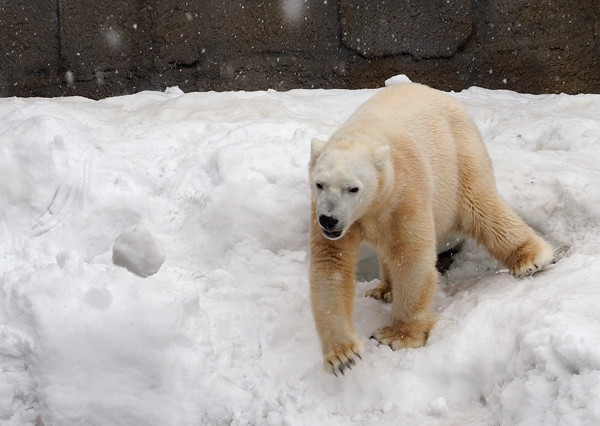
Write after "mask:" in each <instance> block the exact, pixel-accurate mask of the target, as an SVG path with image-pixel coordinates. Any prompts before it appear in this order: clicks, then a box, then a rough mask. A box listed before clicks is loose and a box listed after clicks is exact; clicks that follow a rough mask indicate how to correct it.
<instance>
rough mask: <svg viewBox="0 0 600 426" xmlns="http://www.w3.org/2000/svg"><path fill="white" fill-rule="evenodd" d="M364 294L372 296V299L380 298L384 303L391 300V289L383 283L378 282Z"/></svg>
mask: <svg viewBox="0 0 600 426" xmlns="http://www.w3.org/2000/svg"><path fill="white" fill-rule="evenodd" d="M365 296H367V297H372V298H373V299H377V300H380V301H382V302H385V303H391V302H392V289H391V287H390V286H389V285H387V284H385V283H383V282H382V283H381V284H379V285H378V286H377V287H375V288H372V289H371V290H368V291H367V292H366V293H365Z"/></svg>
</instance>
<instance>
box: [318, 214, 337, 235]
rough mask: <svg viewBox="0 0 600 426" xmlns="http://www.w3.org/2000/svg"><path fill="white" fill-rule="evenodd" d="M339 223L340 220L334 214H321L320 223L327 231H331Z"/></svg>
mask: <svg viewBox="0 0 600 426" xmlns="http://www.w3.org/2000/svg"><path fill="white" fill-rule="evenodd" d="M337 224H338V220H337V219H336V218H335V217H333V216H325V215H324V214H322V215H321V216H319V225H321V227H322V228H323V229H325V230H327V231H331V230H332V229H333V228H335V225H337Z"/></svg>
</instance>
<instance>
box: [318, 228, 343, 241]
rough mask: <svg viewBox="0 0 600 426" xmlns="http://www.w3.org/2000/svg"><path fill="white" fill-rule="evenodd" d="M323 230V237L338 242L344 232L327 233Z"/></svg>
mask: <svg viewBox="0 0 600 426" xmlns="http://www.w3.org/2000/svg"><path fill="white" fill-rule="evenodd" d="M322 230H323V235H324V236H325V238H327V239H330V240H337V239H338V238H340V237H341V236H342V231H327V230H325V229H322Z"/></svg>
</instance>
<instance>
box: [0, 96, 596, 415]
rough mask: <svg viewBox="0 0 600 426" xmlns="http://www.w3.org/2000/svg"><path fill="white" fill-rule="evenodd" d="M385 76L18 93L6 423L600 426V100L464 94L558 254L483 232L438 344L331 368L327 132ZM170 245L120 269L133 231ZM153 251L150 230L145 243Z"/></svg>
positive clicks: (3, 357) (1, 230)
mask: <svg viewBox="0 0 600 426" xmlns="http://www.w3.org/2000/svg"><path fill="white" fill-rule="evenodd" d="M373 93H374V91H373V90H355V91H345V90H294V91H290V92H285V93H279V92H274V91H267V92H255V93H245V92H237V93H189V94H184V93H182V92H181V91H180V90H179V89H177V88H170V89H168V90H167V91H166V92H165V93H158V92H142V93H139V94H135V95H131V96H124V97H116V98H110V99H105V100H102V101H92V100H88V99H84V98H74V97H71V98H56V99H39V98H37V99H20V98H5V99H0V170H2V177H1V178H0V206H1V207H0V236H1V238H0V254H1V257H0V303H1V305H0V367H1V368H2V375H0V421H2V423H3V424H9V425H21V424H30V423H36V424H44V425H74V424H75V425H77V424H81V425H107V424H126V425H141V424H144V425H152V424H154V425H198V424H230V423H231V424H235V425H243V424H269V425H279V424H290V425H301V424H306V425H315V424H381V425H388V424H440V425H451V424H569V425H577V424H589V425H591V424H600V349H599V348H600V232H599V230H598V218H599V217H600V96H599V95H579V96H568V95H559V96H556V95H547V96H532V95H523V94H517V93H513V92H508V91H489V90H484V89H479V88H471V89H469V90H466V91H463V92H461V93H457V94H453V96H455V97H456V98H457V99H459V100H460V101H462V102H463V103H464V105H465V106H466V107H467V108H468V110H469V112H470V113H471V114H472V116H473V117H474V119H475V121H476V122H477V124H478V125H479V127H480V129H481V131H482V134H483V137H484V139H485V142H486V144H487V147H488V149H489V153H490V157H491V159H492V162H493V163H494V167H495V172H496V178H497V184H498V188H499V190H500V193H501V194H502V195H503V196H504V197H505V199H506V200H507V201H508V203H509V204H510V205H511V206H513V208H515V210H516V211H517V212H518V213H519V214H520V215H521V216H522V217H523V218H524V219H525V220H526V221H527V222H528V223H529V224H530V225H532V226H533V227H534V228H535V229H536V230H537V231H538V232H539V233H541V234H542V235H543V236H545V237H546V238H547V239H548V240H549V241H551V242H552V244H554V245H555V247H556V248H557V255H558V257H559V258H560V260H559V262H558V263H557V264H555V265H552V266H551V267H549V268H548V269H547V270H546V271H544V272H542V273H539V274H537V275H535V276H534V277H532V278H527V279H523V280H517V279H514V278H513V277H511V276H510V275H508V274H507V272H506V271H505V270H503V269H502V268H501V267H499V266H498V264H497V263H496V262H494V261H493V260H491V259H490V258H489V257H488V255H487V254H486V253H485V252H484V251H483V250H482V249H481V248H478V247H477V246H475V245H474V244H468V245H467V246H466V247H465V249H464V250H463V251H462V253H460V255H458V257H457V259H456V260H455V262H454V264H453V266H452V268H451V269H450V270H449V271H448V272H447V274H446V275H445V276H444V277H442V279H441V282H440V291H439V294H438V297H437V303H436V310H437V312H438V314H439V322H438V324H437V326H436V327H435V329H434V330H433V332H432V334H431V336H430V339H429V341H428V343H427V345H426V346H425V347H424V348H420V349H417V350H403V351H399V352H393V351H391V350H390V349H389V348H387V347H384V346H377V345H376V344H375V342H374V341H372V340H368V337H369V336H370V333H371V332H372V331H373V330H375V329H377V328H378V327H379V326H381V325H384V324H385V323H386V322H387V321H388V320H389V315H390V313H389V306H386V305H383V304H381V303H379V302H377V301H375V300H372V299H368V298H365V297H363V294H364V292H365V291H366V290H367V289H368V288H370V287H371V286H373V285H375V283H376V281H373V277H372V272H370V270H372V269H373V265H374V259H373V258H372V257H366V258H365V259H363V261H362V262H361V271H360V274H361V275H360V277H361V278H359V280H358V282H357V296H356V309H355V323H356V326H357V329H358V332H359V334H360V336H361V338H362V339H363V341H364V343H365V347H366V349H365V353H364V356H363V361H362V362H361V363H360V364H359V365H358V366H356V367H355V368H354V369H353V370H352V371H351V372H349V373H348V374H346V376H345V377H338V378H336V377H334V376H333V375H330V374H328V373H326V372H325V371H324V369H323V368H322V361H321V354H320V348H319V343H318V339H317V335H316V332H315V330H314V326H313V320H312V316H311V311H310V306H309V301H308V277H307V268H308V266H307V263H308V256H307V235H308V221H309V190H308V186H307V168H306V166H307V162H308V156H309V146H310V140H311V138H312V137H321V138H327V137H328V136H329V135H330V134H331V133H332V132H333V131H334V129H335V128H336V127H337V126H339V125H340V124H341V123H342V122H343V120H344V119H345V118H346V117H348V116H349V115H350V114H351V112H352V111H353V110H354V109H355V108H356V107H357V106H358V105H359V104H360V103H362V102H363V101H364V100H366V99H367V98H368V97H370V96H371V95H373ZM133 225H138V226H140V227H143V228H145V229H147V230H148V231H149V233H150V237H149V238H150V240H151V241H156V242H157V244H158V246H157V248H156V250H157V251H152V252H151V255H158V254H160V253H159V252H160V251H161V250H163V251H164V254H165V255H166V260H165V261H164V264H162V267H161V268H160V270H159V271H158V273H156V274H154V275H151V276H149V277H147V278H141V277H139V276H137V275H134V274H133V273H131V272H129V271H128V270H126V269H125V268H122V267H119V266H115V265H114V264H113V263H112V256H113V244H114V242H115V240H116V239H117V237H118V236H119V235H120V234H121V233H122V232H123V231H124V230H126V229H128V228H130V227H131V226H133ZM132 246H133V247H134V248H135V247H136V244H135V241H134V244H133V245H132Z"/></svg>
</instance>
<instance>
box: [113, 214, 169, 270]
mask: <svg viewBox="0 0 600 426" xmlns="http://www.w3.org/2000/svg"><path fill="white" fill-rule="evenodd" d="M112 260H113V263H114V264H115V265H118V266H123V267H124V268H127V269H128V270H129V271H131V272H133V273H134V274H136V275H139V276H140V277H144V278H145V277H148V276H150V275H154V274H156V273H157V272H158V270H159V269H160V267H161V266H162V264H163V263H164V261H165V252H164V251H163V249H162V247H161V246H160V244H159V243H158V241H157V240H156V238H154V235H152V234H151V233H150V231H149V230H148V229H146V227H145V226H144V225H141V224H136V225H133V226H130V227H129V228H127V229H125V230H124V231H123V232H122V233H121V235H119V237H118V238H117V239H116V241H115V245H114V246H113V256H112Z"/></svg>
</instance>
